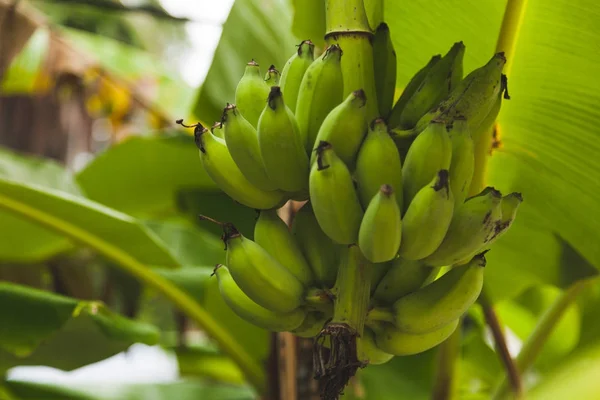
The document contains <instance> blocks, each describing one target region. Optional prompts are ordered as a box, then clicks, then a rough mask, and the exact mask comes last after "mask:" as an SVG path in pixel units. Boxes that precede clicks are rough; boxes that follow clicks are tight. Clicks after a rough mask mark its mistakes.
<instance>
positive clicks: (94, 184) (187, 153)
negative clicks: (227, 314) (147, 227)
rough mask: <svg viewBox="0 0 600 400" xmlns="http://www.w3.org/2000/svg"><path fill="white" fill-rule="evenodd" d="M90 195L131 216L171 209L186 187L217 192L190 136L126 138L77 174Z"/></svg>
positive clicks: (80, 182) (163, 211)
mask: <svg viewBox="0 0 600 400" xmlns="http://www.w3.org/2000/svg"><path fill="white" fill-rule="evenodd" d="M77 181H78V182H79V184H80V185H81V187H82V188H83V189H84V190H85V191H86V193H87V195H88V197H89V198H90V199H92V200H95V201H98V202H100V203H102V204H105V205H107V206H109V207H112V208H115V209H117V210H120V211H123V212H126V213H130V214H133V215H152V214H158V213H160V214H163V213H168V212H169V211H173V210H174V209H175V201H176V193H177V191H178V190H182V189H186V188H201V189H203V190H206V191H216V190H218V189H217V188H216V186H215V184H214V183H213V182H212V180H211V179H210V178H209V177H208V175H207V174H206V172H204V169H203V168H202V163H201V162H200V158H199V157H198V149H197V148H196V146H195V145H194V139H193V138H192V137H191V136H188V135H185V134H182V133H180V132H179V133H174V134H173V135H170V136H166V135H165V136H152V137H139V136H136V137H130V138H128V139H126V140H124V141H122V142H121V143H119V144H117V145H115V146H112V147H110V148H109V149H108V150H106V151H105V152H103V153H101V154H99V155H98V156H97V157H96V158H95V159H94V160H92V162H90V164H88V165H87V166H86V168H85V169H83V170H82V171H81V172H80V173H79V174H78V175H77Z"/></svg>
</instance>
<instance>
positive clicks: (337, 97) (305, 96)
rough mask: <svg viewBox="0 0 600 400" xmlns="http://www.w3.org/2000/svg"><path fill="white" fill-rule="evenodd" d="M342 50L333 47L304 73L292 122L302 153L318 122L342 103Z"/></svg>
mask: <svg viewBox="0 0 600 400" xmlns="http://www.w3.org/2000/svg"><path fill="white" fill-rule="evenodd" d="M341 57H342V50H341V49H340V46H338V45H336V44H334V45H331V46H329V47H327V49H326V50H325V52H324V53H323V54H322V55H321V56H320V57H318V58H317V59H316V60H315V61H313V62H312V64H310V66H309V67H308V69H307V70H306V72H305V74H304V76H303V78H302V82H301V83H300V87H299V88H298V99H297V102H296V120H297V121H298V127H299V128H300V134H301V136H302V139H303V141H304V145H305V148H306V152H307V153H308V152H310V151H311V150H312V149H313V146H314V144H315V140H316V138H317V133H318V132H319V128H320V127H321V123H322V122H323V120H324V119H325V117H326V116H327V114H329V112H330V111H331V110H333V108H334V107H335V106H337V105H338V104H340V103H341V102H342V100H343V93H344V81H343V78H342V69H341V66H340V60H341Z"/></svg>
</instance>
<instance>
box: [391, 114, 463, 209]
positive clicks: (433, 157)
mask: <svg viewBox="0 0 600 400" xmlns="http://www.w3.org/2000/svg"><path fill="white" fill-rule="evenodd" d="M451 158H452V142H451V141H450V137H449V136H448V132H447V130H446V124H445V123H441V122H438V121H432V122H431V123H430V124H429V125H428V126H427V128H426V129H425V130H424V131H423V132H421V133H420V134H419V136H417V138H416V139H415V141H414V142H413V143H412V144H411V146H410V147H409V149H408V153H407V154H406V159H405V160H404V165H403V166H402V180H403V181H402V185H403V189H404V207H405V208H408V206H409V204H410V203H411V201H412V199H413V197H415V195H416V194H417V192H418V191H419V190H421V188H423V187H424V186H425V185H427V184H429V182H431V180H432V179H433V178H434V177H435V176H436V174H437V173H438V171H439V170H442V169H446V170H447V169H449V168H450V161H451Z"/></svg>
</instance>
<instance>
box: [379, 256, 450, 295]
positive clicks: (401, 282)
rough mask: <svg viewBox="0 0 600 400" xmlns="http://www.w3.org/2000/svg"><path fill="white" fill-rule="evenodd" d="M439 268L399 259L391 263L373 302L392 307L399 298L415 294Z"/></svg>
mask: <svg viewBox="0 0 600 400" xmlns="http://www.w3.org/2000/svg"><path fill="white" fill-rule="evenodd" d="M438 270H439V269H438V268H436V267H428V266H426V265H423V263H421V262H420V261H410V260H406V259H404V258H402V257H399V258H397V259H395V260H393V261H392V262H391V265H390V267H389V269H388V271H387V273H386V274H385V275H384V276H383V278H381V281H380V282H379V284H378V285H377V287H376V288H375V291H374V292H373V296H372V297H373V302H374V303H375V304H378V305H383V306H389V305H392V304H393V303H394V302H395V301H396V300H398V299H399V298H401V297H403V296H406V295H407V294H409V293H412V292H414V291H415V290H417V289H419V288H420V287H421V286H423V285H424V284H425V282H426V281H427V280H428V279H429V278H431V276H432V275H435V274H437V272H438Z"/></svg>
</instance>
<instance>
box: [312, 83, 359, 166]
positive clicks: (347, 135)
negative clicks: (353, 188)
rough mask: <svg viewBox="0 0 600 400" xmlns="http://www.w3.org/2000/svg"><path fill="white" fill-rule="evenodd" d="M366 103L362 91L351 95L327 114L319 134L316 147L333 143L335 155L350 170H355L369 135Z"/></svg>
mask: <svg viewBox="0 0 600 400" xmlns="http://www.w3.org/2000/svg"><path fill="white" fill-rule="evenodd" d="M366 102H367V98H366V97H365V92H364V91H363V90H362V89H360V90H357V91H355V92H352V93H350V95H349V96H348V97H347V98H346V100H344V101H343V102H342V103H341V104H340V105H338V106H337V107H335V108H334V109H333V110H331V112H330V113H329V114H327V117H325V119H324V120H323V123H322V124H321V127H320V128H319V133H318V134H317V140H316V142H315V147H316V146H318V144H319V142H321V141H325V142H328V143H331V145H332V146H333V148H334V149H335V154H337V156H338V157H339V158H341V159H342V161H344V162H345V163H346V165H347V166H348V168H349V169H354V162H355V159H356V154H357V153H358V149H359V148H360V144H361V143H362V141H363V138H364V137H365V134H366V133H367V114H366V109H367V108H366V107H365V104H366ZM314 150H315V149H313V151H312V152H311V158H310V162H311V165H312V164H313V163H314V162H315V160H316V158H317V153H316V152H315V151H314Z"/></svg>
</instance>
